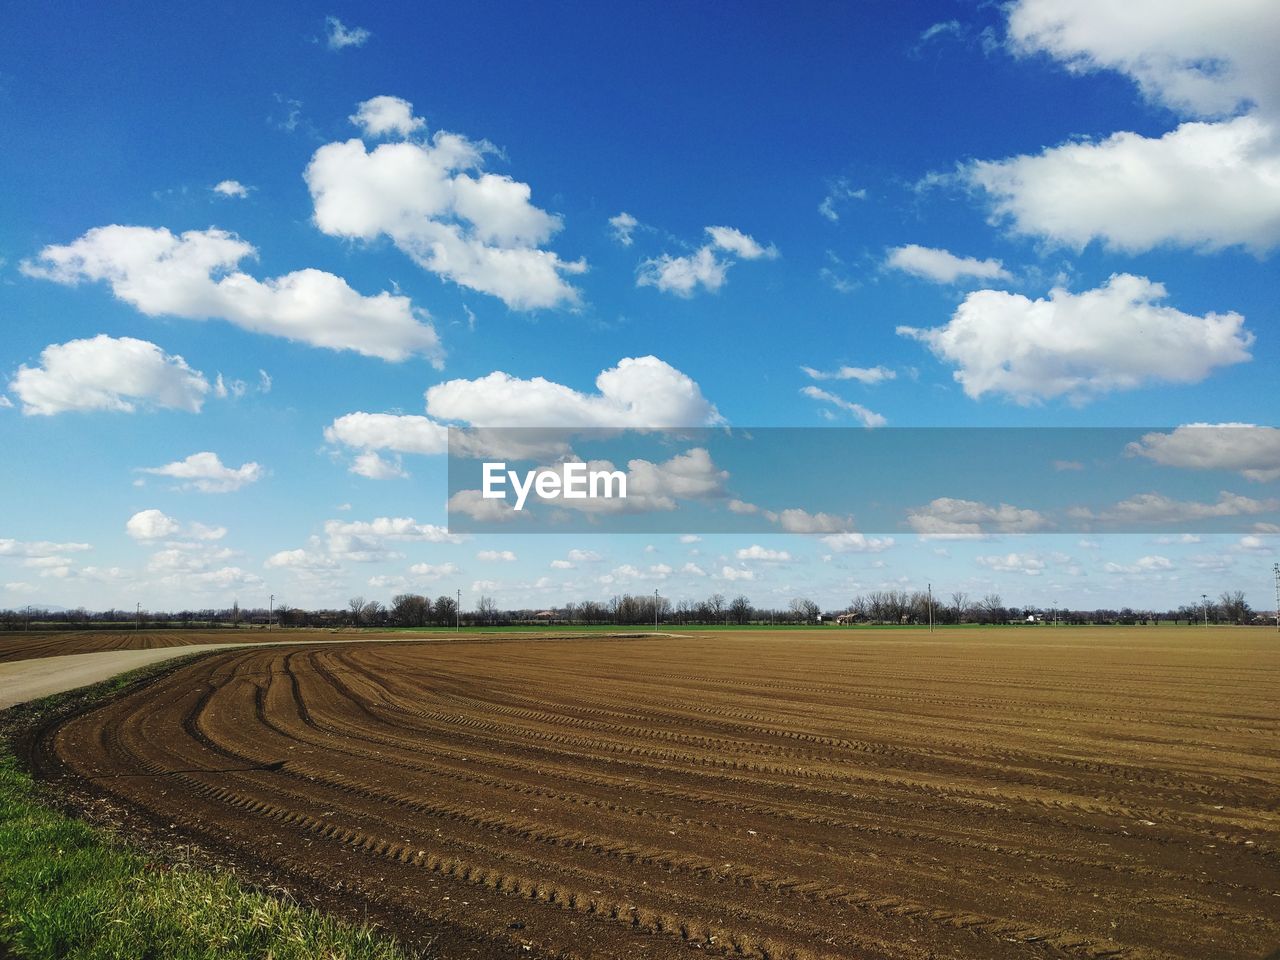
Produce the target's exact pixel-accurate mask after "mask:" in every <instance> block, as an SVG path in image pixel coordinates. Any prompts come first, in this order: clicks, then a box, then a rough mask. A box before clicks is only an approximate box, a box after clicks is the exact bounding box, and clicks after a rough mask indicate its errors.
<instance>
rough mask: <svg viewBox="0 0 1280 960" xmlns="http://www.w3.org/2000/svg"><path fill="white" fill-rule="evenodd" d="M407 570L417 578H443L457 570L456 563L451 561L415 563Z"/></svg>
mask: <svg viewBox="0 0 1280 960" xmlns="http://www.w3.org/2000/svg"><path fill="white" fill-rule="evenodd" d="M409 572H410V573H411V574H413V575H414V577H416V578H417V579H419V580H426V581H434V580H443V579H444V578H445V577H452V576H453V575H454V574H456V573H457V572H458V565H457V564H455V563H452V562H450V563H415V564H414V565H413V566H411V567H410V568H409Z"/></svg>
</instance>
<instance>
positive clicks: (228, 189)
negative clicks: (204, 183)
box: [212, 180, 249, 200]
mask: <svg viewBox="0 0 1280 960" xmlns="http://www.w3.org/2000/svg"><path fill="white" fill-rule="evenodd" d="M212 189H213V192H214V193H218V194H221V195H222V196H224V197H234V198H236V199H238V200H243V199H244V198H245V197H247V196H249V188H248V187H246V186H245V185H244V184H243V183H241V182H240V181H239V180H219V181H218V182H217V183H215V184H214V185H213V188H212Z"/></svg>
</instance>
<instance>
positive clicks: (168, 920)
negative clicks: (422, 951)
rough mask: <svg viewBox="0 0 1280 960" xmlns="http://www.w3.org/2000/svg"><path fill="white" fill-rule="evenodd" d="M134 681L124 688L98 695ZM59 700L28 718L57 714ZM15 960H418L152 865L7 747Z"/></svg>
mask: <svg viewBox="0 0 1280 960" xmlns="http://www.w3.org/2000/svg"><path fill="white" fill-rule="evenodd" d="M136 679H137V678H136V676H134V677H132V678H116V679H115V680H114V681H109V682H108V683H105V684H102V685H99V687H98V688H95V690H94V693H95V694H97V695H101V694H103V693H106V692H109V691H111V690H113V689H119V688H120V687H122V686H125V685H127V684H128V683H129V682H130V680H133V681H135V682H136ZM74 696H76V697H77V699H82V698H83V697H84V693H83V692H81V693H80V694H78V695H74ZM56 699H57V698H51V699H50V700H47V701H43V702H41V703H40V704H33V705H27V706H26V707H25V710H26V711H30V712H44V711H47V710H49V709H51V708H52V707H53V706H54V700H56ZM15 710H17V711H24V707H18V708H15ZM6 949H7V950H8V954H6ZM9 954H11V955H13V956H16V957H26V958H36V960H64V958H67V960H71V958H75V960H215V958H218V960H223V958H233V960H249V958H254V960H316V958H320V960H338V958H343V960H410V958H416V957H417V956H418V955H417V954H414V953H410V952H408V951H406V950H405V949H403V948H401V947H400V946H398V945H397V944H396V942H395V941H394V940H393V939H391V938H390V937H388V936H387V935H385V934H383V933H380V932H379V931H377V930H375V929H374V928H372V927H368V926H361V925H356V924H352V923H348V922H345V921H342V920H338V919H335V918H333V917H330V916H328V915H326V914H324V913H321V912H320V911H318V910H314V909H311V908H309V907H305V906H301V905H299V904H297V903H296V902H294V901H292V900H289V899H287V898H285V897H283V896H277V895H273V894H270V893H265V892H262V891H258V890H255V889H252V888H250V887H247V886H245V885H244V884H242V883H241V882H240V881H238V880H237V879H236V878H235V877H234V876H232V875H231V874H230V873H227V872H225V871H221V870H213V869H206V868H203V867H200V866H197V865H194V864H192V863H189V862H186V861H185V860H184V859H182V858H181V857H177V858H176V859H175V858H171V857H169V856H167V855H166V857H165V858H154V857H150V856H148V855H147V854H146V853H144V852H142V851H140V850H137V849H134V848H132V847H130V846H129V845H128V844H127V843H126V842H124V841H123V840H121V839H120V838H118V837H116V836H115V835H113V834H111V833H109V832H107V831H105V830H101V829H98V828H96V827H94V826H91V825H89V824H88V823H85V822H83V821H80V820H76V819H74V818H72V817H70V816H67V815H66V814H64V813H61V812H59V811H58V810H56V809H54V808H53V807H52V806H51V805H50V804H49V803H47V802H46V801H45V800H44V799H43V798H42V797H41V795H40V788H39V787H38V786H37V785H36V783H35V782H34V781H33V780H32V778H31V776H30V775H29V774H28V773H27V772H26V771H25V770H24V769H23V768H22V765H21V762H20V761H19V759H18V757H17V756H16V755H15V754H14V752H13V750H12V749H11V748H10V746H9V744H8V743H7V742H4V741H3V740H0V956H6V955H9Z"/></svg>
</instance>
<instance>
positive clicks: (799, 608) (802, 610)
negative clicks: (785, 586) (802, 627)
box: [791, 597, 822, 623]
mask: <svg viewBox="0 0 1280 960" xmlns="http://www.w3.org/2000/svg"><path fill="white" fill-rule="evenodd" d="M791 612H792V613H793V614H795V616H796V618H797V619H798V620H801V621H803V622H804V623H813V622H814V621H815V620H817V619H818V615H819V614H820V613H822V608H821V607H819V606H818V605H817V604H816V603H814V602H813V601H812V600H810V599H808V598H807V597H796V598H795V599H794V600H792V601H791Z"/></svg>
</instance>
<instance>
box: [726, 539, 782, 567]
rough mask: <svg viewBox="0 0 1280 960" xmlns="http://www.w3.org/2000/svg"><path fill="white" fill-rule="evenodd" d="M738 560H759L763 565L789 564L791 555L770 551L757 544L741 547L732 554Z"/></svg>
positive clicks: (780, 551) (779, 551)
mask: <svg viewBox="0 0 1280 960" xmlns="http://www.w3.org/2000/svg"><path fill="white" fill-rule="evenodd" d="M734 555H735V556H736V557H737V558H738V559H739V560H759V561H762V562H764V563H790V562H791V554H790V553H788V552H787V551H786V550H770V549H769V548H768V547H762V546H760V544H758V543H753V544H752V545H751V546H749V547H743V548H741V549H740V550H738V551H737V553H736V554H734Z"/></svg>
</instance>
